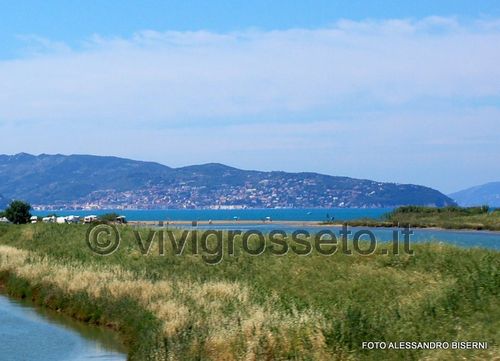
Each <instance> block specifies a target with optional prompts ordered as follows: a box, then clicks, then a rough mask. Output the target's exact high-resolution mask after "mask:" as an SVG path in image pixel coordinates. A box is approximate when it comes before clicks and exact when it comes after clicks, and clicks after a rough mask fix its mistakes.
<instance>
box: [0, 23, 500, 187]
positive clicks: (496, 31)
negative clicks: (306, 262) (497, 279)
mask: <svg viewBox="0 0 500 361" xmlns="http://www.w3.org/2000/svg"><path fill="white" fill-rule="evenodd" d="M28 40H29V43H28V47H27V51H30V52H31V53H25V55H24V57H22V58H19V59H11V60H3V61H2V60H0V141H1V142H2V146H3V148H4V151H9V150H10V151H11V152H15V151H32V152H35V153H37V152H65V153H98V154H116V155H121V156H130V157H135V158H142V159H153V160H158V161H161V162H163V163H166V164H170V165H183V164H188V163H199V162H205V161H222V162H226V163H230V164H233V165H237V166H242V167H247V168H267V169H288V170H315V171H322V172H324V173H331V174H339V173H340V174H344V175H352V176H358V177H366V178H378V179H385V180H397V181H401V182H404V181H406V182H419V183H426V184H431V185H432V184H435V185H438V186H443V187H445V188H446V187H448V188H449V189H452V190H455V189H457V188H459V186H458V184H459V183H460V182H465V178H463V177H462V178H460V177H459V176H458V175H459V174H461V173H460V172H462V171H463V164H467V166H468V167H471V172H474V174H473V175H471V176H470V179H471V181H470V182H469V183H467V184H465V185H469V184H473V183H474V182H476V181H477V182H479V181H480V180H490V179H492V178H495V177H497V178H500V174H499V173H498V170H495V169H493V168H492V167H491V159H494V158H495V157H498V156H500V145H498V144H497V142H494V141H492V139H497V138H498V136H499V135H500V125H499V124H498V116H499V98H500V67H499V66H498V64H500V47H499V46H498V44H500V20H495V19H493V20H488V21H486V20H479V21H474V22H468V23H463V22H460V21H458V20H457V19H454V18H440V17H430V18H425V19H422V20H408V19H394V20H386V21H362V22H354V21H348V20H344V21H339V22H337V23H336V24H334V25H332V26H331V27H329V28H324V29H312V30H311V29H290V30H285V31H259V30H248V31H244V32H236V33H223V34H222V33H211V32H208V31H197V32H173V31H170V32H157V31H152V30H148V31H142V32H139V33H136V34H134V35H133V36H131V37H130V38H105V37H102V36H99V35H94V36H93V37H91V38H89V39H87V40H85V41H84V42H83V43H82V44H81V46H80V47H78V48H73V49H71V48H70V47H68V46H67V45H65V44H61V43H57V42H52V41H50V40H48V39H40V38H37V37H33V36H30V37H29V39H28ZM33 44H35V45H36V46H33ZM483 103H486V105H485V104H483ZM486 129H487V130H486ZM486 135H488V136H486ZM42 136H43V138H42ZM19 144H22V145H23V146H22V148H20V145H19ZM457 157H460V159H461V161H458V162H457ZM476 159H478V160H477V161H475V160H476ZM405 160H406V162H411V164H412V165H413V166H414V167H416V168H412V169H411V170H410V171H409V172H406V173H403V172H402V171H401V169H402V168H401V167H403V168H404V164H401V163H404V162H405ZM396 165H397V167H400V168H397V169H399V170H400V171H398V172H396V173H397V174H392V173H390V172H393V171H395V168H394V167H396ZM390 167H392V168H390ZM427 167H430V169H432V171H431V172H429V173H425V172H426V171H427ZM403 170H404V171H406V170H407V169H403ZM445 170H446V174H440V171H445ZM385 175H387V176H385ZM472 180H474V181H472Z"/></svg>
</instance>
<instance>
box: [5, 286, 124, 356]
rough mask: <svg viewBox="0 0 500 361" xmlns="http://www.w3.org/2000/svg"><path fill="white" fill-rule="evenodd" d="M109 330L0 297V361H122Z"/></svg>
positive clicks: (117, 343)
mask: <svg viewBox="0 0 500 361" xmlns="http://www.w3.org/2000/svg"><path fill="white" fill-rule="evenodd" d="M126 359H127V357H126V355H125V352H124V349H123V347H122V346H120V344H119V342H118V340H117V339H116V335H115V334H114V333H112V332H111V331H107V330H103V329H101V328H97V327H92V326H87V325H84V324H81V323H78V322H76V321H72V320H70V319H69V318H67V317H64V316H61V315H57V314H55V313H54V312H48V311H43V310H41V309H35V308H33V307H31V306H29V305H27V304H26V303H25V302H19V301H14V300H11V299H9V298H7V297H4V296H2V295H0V360H9V361H27V360H29V361H48V360H51V361H84V360H100V361H124V360H126Z"/></svg>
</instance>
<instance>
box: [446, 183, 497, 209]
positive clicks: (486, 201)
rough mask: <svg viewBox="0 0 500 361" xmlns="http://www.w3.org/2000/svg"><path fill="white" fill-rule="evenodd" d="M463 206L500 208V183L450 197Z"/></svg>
mask: <svg viewBox="0 0 500 361" xmlns="http://www.w3.org/2000/svg"><path fill="white" fill-rule="evenodd" d="M448 196H449V197H450V198H452V199H454V200H455V201H456V202H457V203H458V204H459V205H461V206H464V207H466V206H482V205H488V206H490V207H500V182H488V183H485V184H480V185H477V186H473V187H469V188H466V189H463V190H461V191H458V192H454V193H451V194H449V195H448Z"/></svg>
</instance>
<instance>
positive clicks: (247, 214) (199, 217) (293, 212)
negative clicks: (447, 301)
mask: <svg viewBox="0 0 500 361" xmlns="http://www.w3.org/2000/svg"><path fill="white" fill-rule="evenodd" d="M391 210H392V208H331V209H318V208H311V209H308V208H296V209H295V208H294V209H288V208H286V209H285V208H277V209H275V208H273V209H268V208H266V209H234V210H233V209H163V210H113V209H107V210H94V211H68V210H64V211H36V212H33V214H34V215H36V216H44V215H47V214H53V213H56V214H57V215H58V216H69V215H75V216H86V215H91V214H93V215H101V214H105V213H110V212H115V213H118V214H120V215H124V216H125V217H127V219H128V220H129V221H168V220H171V221H208V220H213V221H229V220H233V219H234V217H237V218H238V219H240V220H260V219H264V218H266V217H271V218H272V219H273V220H276V221H325V220H326V219H327V218H328V217H335V219H336V220H351V219H357V218H362V217H369V218H377V219H378V218H380V217H382V216H383V215H384V214H385V213H388V212H390V211H391Z"/></svg>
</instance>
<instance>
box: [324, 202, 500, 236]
mask: <svg viewBox="0 0 500 361" xmlns="http://www.w3.org/2000/svg"><path fill="white" fill-rule="evenodd" d="M328 223H329V224H332V223H335V224H341V223H342V222H341V221H340V222H339V221H335V222H328ZM346 223H347V224H348V225H350V226H352V227H355V226H368V227H395V226H403V225H410V226H411V227H418V228H427V227H438V228H445V229H473V230H490V231H500V210H495V211H490V210H489V209H488V207H470V208H461V207H444V208H433V207H417V206H408V207H400V208H396V209H395V210H394V211H392V212H390V213H388V214H387V215H385V217H383V219H381V220H375V219H370V218H362V219H356V220H350V221H346Z"/></svg>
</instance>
